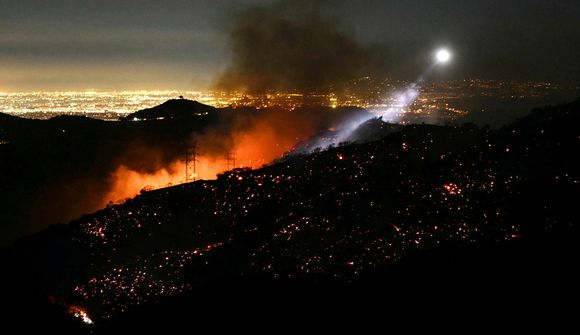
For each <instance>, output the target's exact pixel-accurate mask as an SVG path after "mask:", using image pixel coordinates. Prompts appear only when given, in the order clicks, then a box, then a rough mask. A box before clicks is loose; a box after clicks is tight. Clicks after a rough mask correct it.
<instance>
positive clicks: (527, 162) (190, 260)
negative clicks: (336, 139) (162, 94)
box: [4, 101, 580, 329]
mask: <svg viewBox="0 0 580 335" xmlns="http://www.w3.org/2000/svg"><path fill="white" fill-rule="evenodd" d="M579 121H580V103H579V102H578V101H576V102H574V103H572V104H568V105H563V106H557V107H551V108H546V109H542V110H537V111H535V112H534V113H532V114H531V115H529V116H528V117H525V118H522V119H520V120H518V121H516V122H515V123H513V124H512V125H510V126H507V127H504V128H502V129H500V130H498V131H491V130H489V129H478V128H477V127H473V126H464V127H440V126H428V125H412V126H405V127H401V129H400V131H397V132H393V129H392V126H391V125H388V124H385V125H384V127H383V128H384V131H385V134H386V137H383V138H381V139H379V140H376V141H371V142H367V143H359V144H350V145H345V146H340V147H337V148H333V149H330V150H327V151H322V152H316V153H314V154H309V155H294V156H290V157H288V158H287V159H284V160H281V161H279V162H278V163H277V164H275V165H272V166H269V167H266V168H263V169H260V170H255V171H246V170H234V171H231V172H227V173H225V174H223V175H222V176H221V177H220V178H218V180H216V181H200V182H196V183H190V184H185V185H180V186H176V187H171V188H166V189H161V190H157V191H151V192H146V193H144V194H142V195H140V196H138V197H136V198H135V199H132V200H129V201H127V202H126V203H124V204H122V205H115V206H110V207H108V208H106V209H104V210H101V211H99V212H97V213H95V214H91V215H86V216H83V217H82V218H80V219H78V220H76V221H74V222H72V223H71V224H70V225H67V226H58V227H55V228H53V229H50V230H49V231H46V232H44V233H42V234H38V235H36V236H32V237H30V238H27V239H23V240H21V241H20V243H19V244H18V245H17V246H16V247H15V248H13V249H12V250H11V251H9V255H10V257H9V258H10V259H11V260H12V262H13V263H15V264H17V266H18V268H19V270H18V271H15V272H12V273H13V274H14V275H15V276H17V277H18V276H19V273H20V274H22V273H26V274H27V276H26V277H27V278H28V280H27V282H29V284H27V285H26V286H27V287H38V288H40V289H39V291H40V292H41V293H40V295H41V296H50V297H51V299H52V300H53V302H54V303H55V305H56V306H70V305H75V306H82V308H83V309H86V310H87V312H88V314H89V315H90V317H91V318H92V320H93V321H94V322H95V324H97V325H99V327H104V328H103V329H115V327H120V326H121V325H129V324H132V323H131V322H130V320H132V318H137V319H141V320H143V318H142V316H143V315H158V316H159V317H160V318H163V319H164V320H173V322H176V321H178V320H176V319H179V318H178V317H177V315H181V316H183V315H184V313H185V314H187V313H186V312H184V311H183V310H182V309H181V307H182V306H189V307H188V308H189V309H188V310H192V311H193V310H195V311H201V312H202V313H203V312H204V311H205V312H206V313H207V312H208V310H206V309H205V308H204V307H202V306H205V304H207V306H211V307H208V308H210V309H211V308H221V307H220V306H222V304H221V303H218V302H223V303H224V304H225V305H227V306H229V307H228V308H226V309H225V310H224V313H226V312H227V311H229V312H230V313H240V310H238V309H237V308H234V307H232V306H238V305H235V303H236V302H237V303H239V304H241V305H240V306H239V308H241V309H243V308H244V307H243V306H244V303H241V302H240V300H238V299H242V301H251V300H252V299H257V300H256V301H263V302H264V303H265V304H267V305H271V306H279V308H284V306H285V303H284V302H285V301H293V299H299V300H300V299H304V300H303V301H312V302H314V303H315V304H316V303H321V301H325V299H328V298H329V297H333V298H332V299H330V300H327V301H326V302H324V303H321V304H322V305H321V306H330V305H334V303H331V301H334V300H333V299H336V297H337V294H347V297H348V294H352V296H350V298H348V299H355V300H356V299H360V303H361V304H366V303H367V302H368V301H370V300H369V299H370V298H361V294H363V293H364V294H363V295H362V297H364V296H366V295H365V294H373V293H377V294H379V293H380V295H381V296H383V297H387V296H390V297H391V298H392V299H396V300H394V301H397V302H401V301H403V300H406V299H403V297H406V295H407V294H408V295H409V297H413V298H414V299H423V298H426V297H429V296H436V297H438V298H442V297H440V294H439V293H438V292H440V290H444V292H446V293H445V296H446V297H448V298H454V299H459V298H460V297H462V296H463V295H464V293H463V292H464V291H463V290H466V289H468V288H470V287H473V286H475V287H486V285H489V287H487V288H484V289H482V291H480V292H479V293H478V294H477V295H476V296H478V297H479V299H482V298H484V297H486V295H487V294H488V293H490V294H491V296H489V297H494V299H497V300H494V303H499V304H501V301H503V300H502V299H506V294H508V292H509V290H508V289H507V287H506V286H505V285H508V286H509V285H510V283H512V282H514V281H515V280H528V279H526V278H525V277H522V276H525V275H531V274H533V273H534V271H535V270H534V266H538V267H539V268H537V269H536V270H537V271H539V272H540V274H542V271H550V273H552V274H554V275H555V276H557V277H556V278H551V279H549V280H548V281H547V282H548V283H553V282H558V283H560V284H561V285H563V286H562V287H560V289H561V290H564V291H566V290H571V291H569V293H570V294H575V293H577V290H576V291H574V290H575V288H574V287H575V286H572V284H571V283H572V282H573V281H570V278H571V277H570V278H565V276H569V275H570V274H569V273H568V272H567V271H566V264H568V262H577V258H576V256H574V255H575V252H577V251H578V250H577V249H578V248H577V247H576V246H575V244H571V242H570V241H571V240H574V239H575V238H577V237H579V236H580V235H578V233H579V229H578V228H579V227H578V221H577V212H576V209H575V206H576V204H575V201H576V200H575V199H577V198H578V196H579V195H580V192H579V191H580V183H579V180H580V176H579V174H578V172H579V171H580V170H579V169H578V166H577V164H578V163H576V162H575V161H574V160H572V159H571V158H572V157H573V156H574V155H576V153H577V152H579V151H578V149H580V148H579V146H580V143H579V142H578V129H579V127H578V124H579V123H578V122H579ZM374 129H375V130H376V129H381V126H380V125H378V126H374ZM373 136H377V131H375V132H374V133H373ZM548 247H549V248H550V250H549V251H548V252H546V253H544V252H543V250H545V248H548ZM546 255H549V257H551V258H550V259H552V261H548V260H547V259H544V258H543V257H548V256H546ZM429 264H439V265H441V266H440V267H435V266H434V265H431V266H430V265H429ZM23 266H24V270H23V269H22V267H23ZM514 267H515V268H514ZM436 268H438V269H439V270H435V269H436ZM514 269H520V270H514ZM429 271H438V272H437V273H433V272H429ZM456 276H459V277H456ZM461 276H467V277H465V278H467V279H466V280H468V282H460V283H457V281H458V280H460V279H459V278H464V277H461ZM540 276H541V275H540ZM493 278H496V279H493ZM540 278H543V277H538V278H532V279H529V280H531V282H534V283H540V282H541V280H540ZM461 280H462V279H461ZM429 283H433V284H434V285H435V284H436V285H438V286H437V287H433V286H430V284H429ZM395 284H396V285H401V286H400V287H404V288H405V290H402V291H400V290H399V289H397V288H396V287H395ZM423 285H426V286H423ZM4 287H6V286H4ZM415 289H416V290H417V291H416V292H414V290H415ZM549 289H550V288H549V287H537V291H536V292H535V293H534V294H538V295H539V296H542V295H543V294H546V293H547V292H548V291H547V290H549ZM248 290H249V291H248ZM412 291H413V292H412ZM249 292H252V293H249ZM349 292H350V293H349ZM423 294H425V296H423ZM274 297H278V298H274ZM522 297H523V298H526V299H527V298H529V296H527V295H522ZM216 299H217V300H216ZM244 299H246V300H244ZM321 299H322V300H321ZM345 299H347V298H345ZM198 301H199V303H198ZM348 301H350V300H348ZM506 301H507V300H506ZM158 302H161V305H156V303H158ZM464 303H467V302H466V301H464ZM472 303H473V302H472ZM200 304H201V305H200ZM230 304H234V305H230ZM248 304H250V305H251V306H254V304H251V303H250V302H248ZM256 304H258V302H256ZM309 304H310V303H306V305H309ZM156 306H162V307H156ZM337 306H342V307H341V308H353V305H349V304H347V303H346V301H342V303H341V302H339V301H338V302H337V305H335V307H337ZM349 306H350V307H349ZM470 306H471V305H470ZM518 306H519V305H518ZM260 310H261V311H264V310H268V309H267V308H264V306H262V309H260ZM169 311H173V314H172V313H170V312H169ZM246 312H247V313H249V311H246ZM180 313H181V314H180ZM242 314H243V313H242ZM182 322H183V321H182ZM146 324H147V322H144V325H146ZM133 326H134V325H133ZM133 326H131V327H133ZM110 327H112V328H110ZM97 329H98V328H97Z"/></svg>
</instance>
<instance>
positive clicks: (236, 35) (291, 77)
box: [217, 1, 388, 93]
mask: <svg viewBox="0 0 580 335" xmlns="http://www.w3.org/2000/svg"><path fill="white" fill-rule="evenodd" d="M330 4H331V2H329V1H321V2H317V3H316V4H313V3H310V2H306V1H282V2H278V3H275V4H272V5H269V6H266V5H264V6H253V7H248V8H245V9H242V10H240V11H238V12H236V13H235V15H233V16H232V21H231V23H230V24H231V26H230V27H229V28H230V36H229V37H230V40H231V51H232V63H231V64H230V66H229V67H228V68H227V69H226V71H225V72H224V73H223V74H222V75H221V76H220V78H219V79H218V81H217V88H218V89H221V90H227V91H230V90H241V91H246V92H249V93H264V92H269V91H277V90H278V91H280V90H283V91H299V92H305V93H306V92H312V91H316V92H320V91H328V90H330V89H332V88H334V89H340V86H341V85H342V84H343V83H344V82H345V81H348V80H351V79H355V78H358V77H361V76H366V75H372V74H376V75H381V74H382V75H384V74H385V71H386V68H387V60H388V57H387V53H386V51H385V49H384V48H382V47H379V46H367V45H364V44H362V43H361V42H359V41H357V40H356V38H355V37H354V35H353V34H351V33H349V32H348V31H346V30H345V29H344V27H341V26H340V25H339V24H338V23H337V22H336V21H335V20H333V19H332V18H330V17H329V15H327V14H326V13H327V9H328V8H329V7H330Z"/></svg>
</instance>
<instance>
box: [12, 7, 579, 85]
mask: <svg viewBox="0 0 580 335" xmlns="http://www.w3.org/2000/svg"><path fill="white" fill-rule="evenodd" d="M274 2H276V1H267V0H235V1H234V0H190V1H186V0H164V1H159V0H132V1H119V0H99V1H91V0H83V1H79V0H50V1H47V0H0V91H28V90H65V89H67V90H84V89H90V88H94V89H100V90H111V89H179V90H187V89H203V88H207V87H211V86H212V85H213V83H214V82H215V80H216V79H217V78H218V77H219V74H220V73H221V72H223V71H224V70H225V69H226V68H227V67H228V64H229V61H230V59H231V53H230V48H229V47H230V45H229V40H228V36H229V33H228V27H229V25H228V23H229V22H231V21H232V20H233V17H232V16H235V15H236V12H237V11H240V10H242V9H243V8H245V7H247V6H250V5H252V4H258V5H263V4H265V5H267V6H269V4H271V3H274ZM290 2H291V3H293V6H294V7H296V6H301V5H302V4H304V6H309V5H308V3H313V2H315V1H309V2H307V1H301V0H296V1H293V2H292V1H290ZM316 3H317V4H318V2H316ZM320 3H322V4H321V5H317V6H316V7H318V8H317V10H318V11H321V12H323V13H324V14H325V15H327V16H328V17H329V19H331V20H333V22H336V24H337V25H339V26H340V27H341V28H340V29H342V30H344V31H347V32H349V33H352V34H353V35H354V36H356V38H357V39H358V40H359V41H360V42H361V43H363V44H375V45H381V46H382V47H384V48H385V49H386V50H388V54H389V64H390V67H389V70H388V71H387V73H385V76H395V77H404V78H409V79H412V78H414V77H415V76H417V75H418V74H419V73H420V72H421V71H422V69H424V68H425V66H426V64H427V63H428V62H429V60H428V57H429V56H430V55H431V50H432V49H433V48H434V47H437V46H439V45H447V46H449V47H450V48H452V49H453V50H454V52H455V56H456V57H455V62H454V64H453V65H452V66H450V67H448V68H447V69H446V70H445V71H446V73H442V74H441V75H442V76H444V77H450V78H451V77H454V78H464V77H468V76H470V77H482V78H494V79H532V80H551V81H558V82H567V83H575V84H577V83H579V82H580V47H579V46H580V24H579V23H578V22H579V21H580V5H579V4H578V0H558V1H550V0H503V1H500V0H497V1H496V0H480V1H476V0H466V1H457V0H443V1H436V0H429V1H428V0H391V1H381V0H358V1H346V0H344V1H341V0H337V1H320ZM275 8H280V9H279V10H284V9H283V8H284V7H283V6H280V7H275ZM313 52H315V51H314V50H313Z"/></svg>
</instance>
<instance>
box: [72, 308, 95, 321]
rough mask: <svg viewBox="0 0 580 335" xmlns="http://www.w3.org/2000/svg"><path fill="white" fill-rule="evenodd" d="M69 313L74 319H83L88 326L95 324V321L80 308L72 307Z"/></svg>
mask: <svg viewBox="0 0 580 335" xmlns="http://www.w3.org/2000/svg"><path fill="white" fill-rule="evenodd" d="M68 312H69V313H70V314H72V315H73V316H74V317H76V318H79V319H81V320H82V321H83V322H84V323H86V324H88V325H92V324H93V320H91V318H90V317H89V315H88V314H87V312H86V311H85V310H84V309H82V308H81V307H78V306H70V307H69V309H68Z"/></svg>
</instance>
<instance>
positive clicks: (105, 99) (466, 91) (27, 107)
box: [0, 77, 580, 121]
mask: <svg viewBox="0 0 580 335" xmlns="http://www.w3.org/2000/svg"><path fill="white" fill-rule="evenodd" d="M407 85H408V83H407V82H404V81H394V80H382V81H377V80H374V79H372V78H370V77H364V78H360V79H357V80H352V81H350V82H349V85H348V86H347V87H346V88H344V89H342V90H341V92H336V93H309V94H303V93H297V92H273V93H269V94H259V95H251V94H244V93H228V92H211V91H209V92H180V91H122V92H100V91H86V92H30V93H0V112H2V113H6V114H10V115H15V116H20V117H24V118H34V119H49V118H52V117H54V116H58V115H84V116H87V117H91V118H96V119H102V120H107V121H116V120H118V119H119V117H122V116H124V115H126V114H129V113H132V112H135V111H138V110H142V109H145V108H149V107H152V106H156V105H159V104H161V103H162V102H165V101H167V100H169V99H174V98H178V97H183V98H185V99H189V100H195V101H199V102H201V103H203V104H207V105H210V106H213V107H217V108H225V107H234V108H235V107H242V106H251V107H256V108H267V107H273V106H279V107H282V108H285V109H290V110H291V109H294V108H297V107H300V106H304V105H321V106H331V107H340V106H358V107H363V108H367V109H369V110H370V111H380V110H381V109H385V108H390V107H393V106H395V107H396V106H397V105H398V103H399V102H398V101H397V98H396V94H393V93H394V92H397V91H398V90H400V89H401V88H403V87H405V86H407ZM579 91H580V88H577V87H576V88H574V87H562V86H560V85H557V84H553V83H549V82H515V81H510V82H504V81H497V80H479V79H468V80H453V81H433V82H427V83H424V85H422V87H421V88H420V96H419V98H418V99H417V100H416V101H415V102H414V103H413V104H412V105H411V106H409V109H408V110H405V114H406V117H407V118H409V121H413V120H414V119H421V118H422V117H426V116H428V115H431V114H433V113H435V112H443V113H444V114H445V115H446V116H447V117H448V118H450V119H451V120H453V119H454V118H457V117H459V116H461V115H464V114H466V113H469V111H470V110H469V109H468V108H466V107H464V105H465V104H464V103H463V102H462V100H463V99H468V98H477V97H487V98H496V99H508V100H510V99H511V100H518V99H529V98H542V97H550V96H552V95H555V94H568V95H570V94H572V95H573V94H574V92H579Z"/></svg>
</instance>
